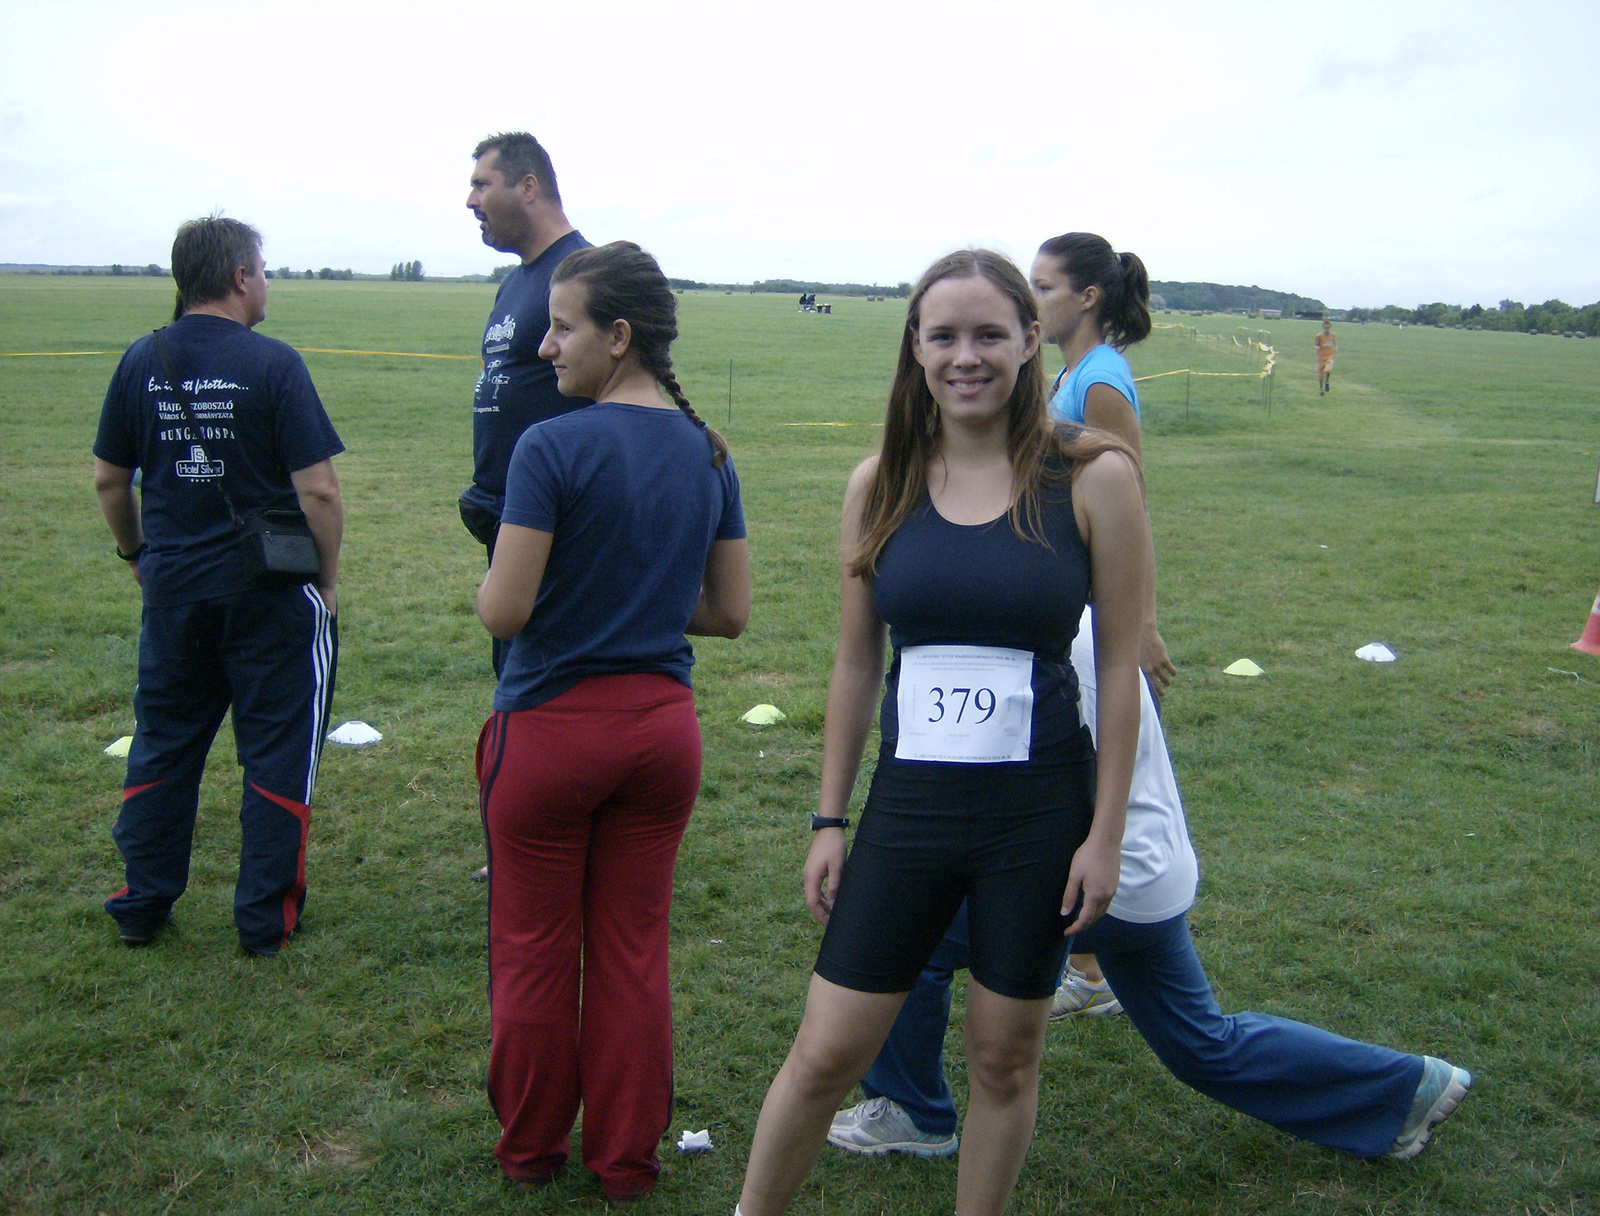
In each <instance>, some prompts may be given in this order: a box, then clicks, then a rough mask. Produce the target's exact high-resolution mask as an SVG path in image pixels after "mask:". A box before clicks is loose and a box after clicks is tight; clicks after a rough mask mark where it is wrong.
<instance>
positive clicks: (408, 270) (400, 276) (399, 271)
mask: <svg viewBox="0 0 1600 1216" xmlns="http://www.w3.org/2000/svg"><path fill="white" fill-rule="evenodd" d="M389 277H390V278H391V279H393V280H394V281H395V282H397V283H420V282H422V263H421V262H396V263H395V264H394V265H393V266H391V267H390V268H389Z"/></svg>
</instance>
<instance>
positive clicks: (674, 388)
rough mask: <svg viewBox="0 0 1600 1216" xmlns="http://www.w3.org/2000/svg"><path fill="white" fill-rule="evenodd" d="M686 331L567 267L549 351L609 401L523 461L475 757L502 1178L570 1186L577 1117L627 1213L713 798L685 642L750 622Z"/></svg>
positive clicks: (644, 1188) (654, 1129)
mask: <svg viewBox="0 0 1600 1216" xmlns="http://www.w3.org/2000/svg"><path fill="white" fill-rule="evenodd" d="M676 311H677V301H676V297H675V296H674V295H673V292H672V289H671V287H670V286H669V284H668V283H667V280H666V277H665V276H664V275H663V274H662V273H661V269H660V267H659V266H657V265H656V262H655V259H654V258H652V257H651V256H650V255H649V254H648V253H646V252H645V251H644V250H642V249H640V248H639V246H637V245H634V244H631V243H629V242H624V241H619V242H615V243H613V244H610V245H605V246H601V247H599V248H594V249H583V250H579V251H577V252H575V253H573V254H572V255H571V256H569V257H568V258H567V259H566V260H565V261H563V262H562V263H561V265H560V266H559V267H558V268H557V269H556V272H555V274H554V276H553V277H552V279H551V290H550V330H549V332H548V333H547V334H546V335H545V338H544V342H543V344H542V345H541V346H540V348H539V354H540V356H541V357H542V358H545V359H549V360H550V361H551V362H552V363H553V364H554V366H555V371H556V382H557V385H558V387H559V388H560V390H561V392H562V393H564V394H566V395H568V396H573V397H588V398H592V399H593V401H594V403H595V404H593V405H590V406H586V407H585V408H583V409H581V410H576V411H573V412H572V413H569V414H564V415H561V416H559V417H556V418H552V419H549V420H548V421H547V422H543V423H540V424H539V425H537V426H533V427H530V428H528V430H527V431H526V432H524V434H523V435H522V438H521V439H520V440H519V441H518V442H517V446H516V450H515V452H514V454H513V455H512V458H511V464H510V470H509V474H508V477H507V484H506V505H505V515H504V517H503V519H502V522H501V527H500V536H499V540H498V542H497V544H496V546H495V552H494V562H493V564H492V565H491V567H490V569H489V574H488V576H487V577H486V578H485V579H484V582H483V585H482V587H480V588H479V590H478V616H479V618H480V619H481V620H482V621H483V623H484V626H485V627H486V628H487V629H488V630H489V632H490V633H492V634H493V635H494V636H495V637H498V638H506V639H510V640H511V647H510V651H509V653H508V654H507V656H506V662H505V666H504V669H503V670H502V672H501V675H500V682H499V686H498V687H497V688H496V690H495V697H494V712H493V713H492V714H491V716H490V718H489V720H488V722H487V723H486V724H485V725H484V728H483V732H482V734H481V736H480V738H479V741H478V756H477V766H478V781H479V785H480V788H481V807H482V813H483V822H484V833H485V836H486V839H487V843H488V848H489V857H490V870H489V873H490V881H489V992H490V1019H491V1020H490V1049H489V1096H490V1102H491V1104H492V1105H493V1107H494V1110H495V1114H496V1116H497V1117H498V1118H499V1120H500V1125H501V1127H502V1129H503V1133H502V1135H501V1137H500V1140H499V1143H498V1144H497V1145H496V1147H495V1156H496V1157H497V1158H498V1159H499V1161H500V1165H501V1168H502V1169H503V1170H504V1171H505V1173H506V1174H507V1176H508V1177H510V1178H512V1179H513V1180H515V1181H518V1182H525V1183H535V1182H541V1181H548V1180H549V1179H551V1178H553V1177H554V1176H555V1174H556V1173H557V1172H558V1171H559V1170H560V1169H561V1167H562V1164H563V1163H564V1162H565V1160H566V1158H567V1153H568V1138H569V1135H570V1133H571V1130H572V1126H573V1123H574V1121H575V1119H576V1117H577V1113H578V1108H579V1106H580V1104H581V1105H582V1107H583V1110H584V1119H583V1160H584V1164H585V1165H587V1166H588V1167H589V1168H590V1169H591V1170H593V1171H594V1172H595V1173H596V1174H598V1175H599V1178H600V1185H601V1188H602V1190H603V1191H604V1192H605V1195H606V1197H607V1198H608V1199H611V1200H626V1199H635V1198H638V1197H640V1196H642V1195H645V1194H647V1193H648V1192H649V1191H650V1190H651V1188H652V1187H653V1186H654V1184H655V1179H656V1174H657V1172H658V1171H659V1168H660V1167H659V1163H658V1161H657V1158H656V1145H657V1143H658V1142H659V1141H660V1139H661V1135H662V1133H663V1132H664V1131H666V1128H667V1123H668V1120H669V1119H670V1117H671V1113H672V1008H671V997H670V993H669V991H668V986H667V912H668V908H669V907H670V905H671V901H672V871H673V865H674V862H675V860H676V858H677V851H678V844H679V842H680V841H681V840H682V838H683V832H684V828H685V826H686V825H687V823H688V820H689V813H690V811H691V809H692V808H693V806H694V800H695V795H696V794H697V793H698V792H699V787H700V731H699V726H698V723H697V722H696V720H695V713H694V700H693V697H692V695H691V693H690V691H689V669H690V666H691V665H692V664H693V663H694V652H693V650H692V649H691V647H690V645H689V642H688V640H687V639H686V637H685V634H700V635H715V636H721V637H729V638H731V637H737V636H738V635H739V633H740V632H741V631H742V630H743V629H744V625H745V622H746V620H747V619H748V618H749V615H750V556H749V550H748V548H747V546H746V542H745V527H744V516H743V510H742V508H741V505H740V500H739V480H738V478H737V476H736V475H735V474H734V470H733V464H732V462H731V461H730V460H729V459H728V447H727V444H726V443H724V442H723V440H722V437H721V436H720V435H718V434H717V433H716V432H715V431H713V430H711V429H710V428H709V427H707V426H706V425H705V423H704V422H702V421H701V420H700V418H699V417H698V416H697V415H696V414H695V412H694V409H693V407H692V406H691V405H690V404H689V401H688V399H687V398H686V397H685V396H684V394H683V390H682V388H681V387H680V386H679V385H678V381H677V378H676V377H675V376H674V375H673V371H672V359H671V356H670V353H669V350H670V347H671V344H672V341H673V339H674V338H676V337H677V333H678V329H677V317H676ZM580 988H581V992H582V998H581V1003H580V996H579V993H580Z"/></svg>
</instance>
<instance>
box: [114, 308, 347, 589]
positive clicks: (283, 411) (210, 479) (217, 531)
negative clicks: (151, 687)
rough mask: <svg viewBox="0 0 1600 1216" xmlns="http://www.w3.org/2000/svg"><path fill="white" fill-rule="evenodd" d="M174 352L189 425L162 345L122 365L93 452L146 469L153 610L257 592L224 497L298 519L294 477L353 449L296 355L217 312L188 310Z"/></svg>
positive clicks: (145, 344)
mask: <svg viewBox="0 0 1600 1216" xmlns="http://www.w3.org/2000/svg"><path fill="white" fill-rule="evenodd" d="M163 342H164V344H165V346H166V348H167V355H168V357H169V358H170V359H171V360H172V365H173V367H174V369H175V370H176V371H177V373H178V375H179V376H181V377H182V378H183V381H184V383H185V384H186V385H187V387H188V389H189V414H190V416H191V417H192V418H193V419H194V424H195V427H196V428H197V429H198V434H196V433H195V431H193V430H191V429H190V428H189V426H188V425H187V424H186V423H185V422H184V420H183V413H182V410H181V408H180V407H179V404H178V398H177V395H176V394H175V393H173V391H172V388H171V386H170V385H169V384H168V383H167V376H166V373H165V372H164V371H163V370H162V367H161V360H160V359H159V358H158V357H157V355H156V351H155V342H154V339H153V338H152V337H150V336H146V337H143V338H140V339H139V340H138V341H137V342H135V343H134V344H133V345H132V346H130V347H129V348H128V350H127V353H126V354H124V355H123V356H122V362H121V363H120V364H118V365H117V371H116V375H114V376H112V377H111V387H110V388H108V389H107V390H106V399H105V404H104V405H103V406H102V407H101V410H100V429H99V432H98V433H97V434H96V436H95V441H94V454H95V455H96V456H98V457H99V458H100V459H101V460H104V461H105V462H106V463H108V464H114V465H117V466H119V467H121V468H124V469H133V468H137V469H142V470H143V476H142V478H141V481H140V514H141V516H142V518H143V521H144V537H145V543H146V544H147V545H149V546H150V547H149V549H148V550H147V551H146V553H145V555H144V556H143V557H142V558H140V559H139V577H140V581H141V583H142V584H143V586H144V602H145V604H146V605H147V606H149V607H152V608H158V607H166V606H169V605H172V604H190V603H195V602H197V601H199V600H209V599H219V598H221V597H223V596H228V595H234V594H237V593H238V592H240V591H244V590H246V589H248V587H249V582H248V581H247V580H246V578H245V575H244V571H243V569H242V567H241V566H240V564H239V530H238V528H237V527H236V526H235V525H234V522H233V520H232V518H231V517H230V516H229V514H228V508H227V504H226V503H224V502H223V500H222V494H221V493H220V492H219V491H218V489H217V477H218V476H219V474H221V475H223V476H225V477H226V481H227V488H228V495H229V497H231V498H232V499H233V504H234V506H235V507H237V508H238V510H239V513H240V514H241V515H242V514H244V513H245V512H247V511H250V510H252V509H254V508H271V509H280V510H295V509H297V508H298V507H299V505H300V504H299V498H298V497H297V496H296V494H295V492H294V484H293V482H291V481H290V479H289V474H290V473H293V472H299V471H300V470H301V469H306V468H310V467H311V466H312V465H314V464H319V463H320V462H322V461H324V460H327V459H328V458H329V457H330V456H335V455H337V454H338V453H340V452H342V451H344V444H342V443H341V442H339V436H338V435H337V434H336V433H335V431H334V429H333V423H331V422H330V421H328V415H327V412H326V411H325V410H324V409H323V408H322V401H321V399H320V398H318V396H317V390H316V388H315V387H314V386H313V385H312V383H311V375H310V373H309V372H307V371H306V365H305V361H304V360H303V359H301V358H300V356H299V355H298V354H296V353H295V352H294V350H293V349H292V348H290V347H289V346H287V345H285V344H284V343H282V342H279V341H278V340H277V339H276V338H268V337H266V336H265V335H263V334H258V333H255V332H254V331H253V330H250V329H248V328H246V327H245V326H243V325H240V324H239V323H238V322H237V321H230V320H229V319H228V318H226V317H217V316H212V315H210V314H209V313H186V314H185V315H184V316H182V317H180V318H179V319H178V320H176V321H174V322H173V323H172V324H171V325H169V326H167V328H166V330H165V331H164V338H163Z"/></svg>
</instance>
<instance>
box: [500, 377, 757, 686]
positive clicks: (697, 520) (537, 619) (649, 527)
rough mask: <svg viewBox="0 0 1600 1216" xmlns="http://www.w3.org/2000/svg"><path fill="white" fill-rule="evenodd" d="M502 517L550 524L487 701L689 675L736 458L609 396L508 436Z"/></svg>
mask: <svg viewBox="0 0 1600 1216" xmlns="http://www.w3.org/2000/svg"><path fill="white" fill-rule="evenodd" d="M501 522H502V523H507V524H518V525H520V526H522V527H524V528H534V529H536V530H538V531H540V532H549V533H551V534H552V540H551V544H550V558H549V561H548V562H546V564H545V568H544V579H543V581H542V582H541V583H540V584H539V595H538V598H537V600H536V601H535V602H534V606H533V615H532V616H531V617H530V618H529V619H528V623H527V625H526V626H524V627H523V630H522V632H521V633H519V634H517V636H516V637H515V638H513V639H512V641H511V650H510V653H509V654H507V656H506V662H505V667H504V669H503V670H502V671H501V673H500V685H499V687H498V688H497V689H496V690H495V694H494V707H495V708H496V709H498V710H506V711H516V710H522V709H532V708H533V707H534V706H536V705H542V704H543V703H544V702H546V701H548V700H550V699H551V698H552V697H557V696H560V695H561V694H562V693H564V692H566V691H567V689H569V688H571V687H572V686H573V685H574V684H576V683H577V682H578V681H579V680H582V679H584V678H586V677H588V676H596V675H619V674H622V673H626V672H661V673H663V674H666V675H669V676H672V677H673V678H674V679H676V680H678V681H680V682H681V683H683V684H688V683H689V668H690V667H692V666H693V665H694V650H693V649H692V648H691V647H690V645H689V640H688V639H687V638H685V637H684V636H683V631H684V629H686V628H687V627H688V624H689V618H690V617H691V616H692V615H693V614H694V608H695V604H696V603H698V602H699V599H700V584H701V581H702V578H703V576H704V574H705V569H706V558H707V556H708V555H709V554H710V552H711V545H712V542H714V541H719V540H738V539H739V538H740V537H742V536H743V535H744V534H745V531H744V509H743V507H742V506H741V505H740V502H739V478H738V476H737V475H736V474H735V473H734V471H733V461H732V460H729V461H726V462H724V464H723V465H722V467H721V468H713V467H712V466H711V445H710V443H708V442H707V441H706V436H705V433H704V432H703V431H701V430H700V428H699V427H697V426H695V425H694V423H692V422H690V421H689V419H688V418H687V417H686V416H685V415H684V414H683V413H682V412H681V411H679V410H664V409H655V408H651V407H650V406H644V405H621V404H618V403H617V402H614V401H605V402H601V403H599V404H597V405H591V406H590V407H589V408H588V409H585V410H579V411H577V412H576V413H571V414H564V415H562V416H561V417H559V418H552V419H550V421H548V422H544V423H541V424H540V425H538V426H535V427H530V428H528V430H527V431H526V432H525V433H524V434H523V436H522V438H521V439H520V440H519V441H518V442H517V450H516V453H515V454H514V455H513V456H512V458H511V470H510V476H509V478H508V480H507V482H506V506H505V515H504V517H503V518H502V521H501Z"/></svg>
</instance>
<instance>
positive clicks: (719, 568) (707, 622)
mask: <svg viewBox="0 0 1600 1216" xmlns="http://www.w3.org/2000/svg"><path fill="white" fill-rule="evenodd" d="M749 623H750V542H749V541H747V540H745V539H744V538H743V537H740V538H739V539H738V540H719V541H713V542H712V545H711V552H710V553H709V554H707V555H706V572H705V574H704V576H702V578H701V581H700V602H699V603H697V604H696V605H695V606H694V615H693V616H691V617H690V618H689V625H688V628H686V629H685V630H684V632H685V633H689V634H693V635H694V636H696V637H714V638H736V637H738V636H739V635H740V634H741V633H743V632H744V627H745V626H746V625H747V624H749Z"/></svg>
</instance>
